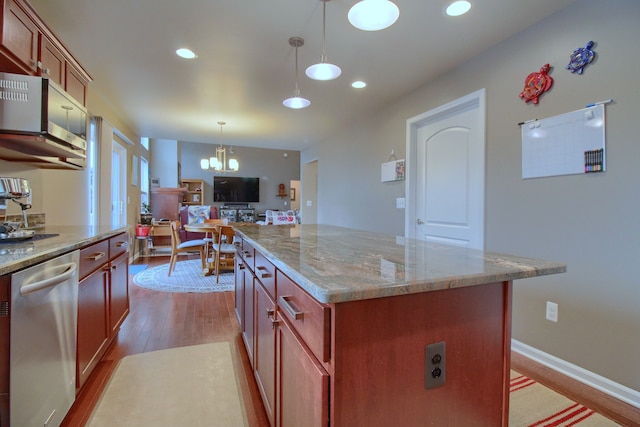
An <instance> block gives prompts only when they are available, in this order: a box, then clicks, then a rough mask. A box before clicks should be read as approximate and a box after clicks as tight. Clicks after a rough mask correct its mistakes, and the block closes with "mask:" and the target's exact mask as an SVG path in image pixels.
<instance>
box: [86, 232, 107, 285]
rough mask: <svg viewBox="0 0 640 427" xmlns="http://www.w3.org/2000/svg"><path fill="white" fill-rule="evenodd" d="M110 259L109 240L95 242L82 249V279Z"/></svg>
mask: <svg viewBox="0 0 640 427" xmlns="http://www.w3.org/2000/svg"><path fill="white" fill-rule="evenodd" d="M107 261H109V241H108V240H103V241H102V242H98V243H95V244H93V245H91V246H87V247H86V248H84V249H81V250H80V280H82V279H83V278H85V277H87V276H88V275H89V274H91V273H92V272H94V271H95V270H97V269H98V268H100V267H102V266H103V265H104V264H106V263H107Z"/></svg>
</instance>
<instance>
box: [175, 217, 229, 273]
mask: <svg viewBox="0 0 640 427" xmlns="http://www.w3.org/2000/svg"><path fill="white" fill-rule="evenodd" d="M219 225H222V224H218V223H193V224H184V225H183V227H184V229H185V230H187V231H190V232H193V233H205V238H204V240H205V241H206V242H207V244H206V245H205V252H204V254H205V255H204V256H205V260H206V263H205V264H206V266H205V268H204V270H203V272H202V273H203V275H205V276H211V275H212V274H214V273H215V271H216V262H215V259H213V257H211V259H209V258H210V256H209V252H210V251H209V246H210V245H209V242H211V243H213V242H216V241H217V240H218V237H217V236H218V229H217V227H218V226H219ZM206 234H211V237H207V236H206Z"/></svg>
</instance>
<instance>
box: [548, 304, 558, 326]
mask: <svg viewBox="0 0 640 427" xmlns="http://www.w3.org/2000/svg"><path fill="white" fill-rule="evenodd" d="M547 320H550V321H552V322H557V321H558V304H556V303H555V302H551V301H547Z"/></svg>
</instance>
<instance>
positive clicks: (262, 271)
mask: <svg viewBox="0 0 640 427" xmlns="http://www.w3.org/2000/svg"><path fill="white" fill-rule="evenodd" d="M256 270H260V278H261V279H267V278H269V277H271V273H269V271H268V270H267V269H266V267H263V266H259V267H256Z"/></svg>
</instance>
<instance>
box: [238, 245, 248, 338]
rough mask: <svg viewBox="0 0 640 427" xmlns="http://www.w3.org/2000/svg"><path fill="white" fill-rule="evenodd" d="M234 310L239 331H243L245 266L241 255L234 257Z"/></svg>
mask: <svg viewBox="0 0 640 427" xmlns="http://www.w3.org/2000/svg"><path fill="white" fill-rule="evenodd" d="M235 264H236V265H235V312H236V318H237V319H238V324H239V325H240V332H242V333H244V324H245V321H244V270H245V269H246V266H245V264H244V260H243V259H242V257H240V256H239V255H237V256H236V257H235Z"/></svg>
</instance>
